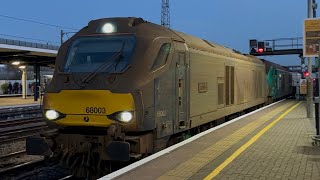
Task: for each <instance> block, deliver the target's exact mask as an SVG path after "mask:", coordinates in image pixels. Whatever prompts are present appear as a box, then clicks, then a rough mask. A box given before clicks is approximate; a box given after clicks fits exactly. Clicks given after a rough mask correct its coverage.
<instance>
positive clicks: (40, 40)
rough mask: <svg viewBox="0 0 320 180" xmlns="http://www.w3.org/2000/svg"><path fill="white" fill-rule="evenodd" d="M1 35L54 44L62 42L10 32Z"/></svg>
mask: <svg viewBox="0 0 320 180" xmlns="http://www.w3.org/2000/svg"><path fill="white" fill-rule="evenodd" d="M0 36H5V37H13V38H19V39H26V40H33V41H39V42H46V43H54V44H59V43H60V42H57V41H48V40H43V39H35V38H28V37H22V36H15V35H9V34H0Z"/></svg>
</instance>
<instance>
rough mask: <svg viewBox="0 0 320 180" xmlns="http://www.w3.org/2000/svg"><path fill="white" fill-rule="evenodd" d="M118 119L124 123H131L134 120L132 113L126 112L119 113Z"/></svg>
mask: <svg viewBox="0 0 320 180" xmlns="http://www.w3.org/2000/svg"><path fill="white" fill-rule="evenodd" d="M118 117H119V120H120V121H122V122H130V121H131V120H132V118H133V115H132V113H131V112H128V111H124V112H121V113H119V115H118Z"/></svg>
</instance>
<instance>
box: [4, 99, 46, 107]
mask: <svg viewBox="0 0 320 180" xmlns="http://www.w3.org/2000/svg"><path fill="white" fill-rule="evenodd" d="M39 104H40V99H39V100H38V101H34V99H33V96H28V97H27V99H22V97H1V98H0V108H7V107H11V106H21V105H39Z"/></svg>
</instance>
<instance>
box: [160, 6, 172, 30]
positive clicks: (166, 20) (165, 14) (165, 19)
mask: <svg viewBox="0 0 320 180" xmlns="http://www.w3.org/2000/svg"><path fill="white" fill-rule="evenodd" d="M161 25H162V26H165V27H170V9H169V0H162V3H161Z"/></svg>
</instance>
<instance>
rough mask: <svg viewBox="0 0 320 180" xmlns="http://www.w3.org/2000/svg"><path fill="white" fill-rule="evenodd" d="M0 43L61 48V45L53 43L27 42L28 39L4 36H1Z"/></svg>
mask: <svg viewBox="0 0 320 180" xmlns="http://www.w3.org/2000/svg"><path fill="white" fill-rule="evenodd" d="M0 44H8V45H14V46H24V47H32V48H39V49H50V50H58V49H59V46H55V45H51V44H48V43H47V44H42V43H34V42H26V41H20V40H13V39H4V38H0Z"/></svg>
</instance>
